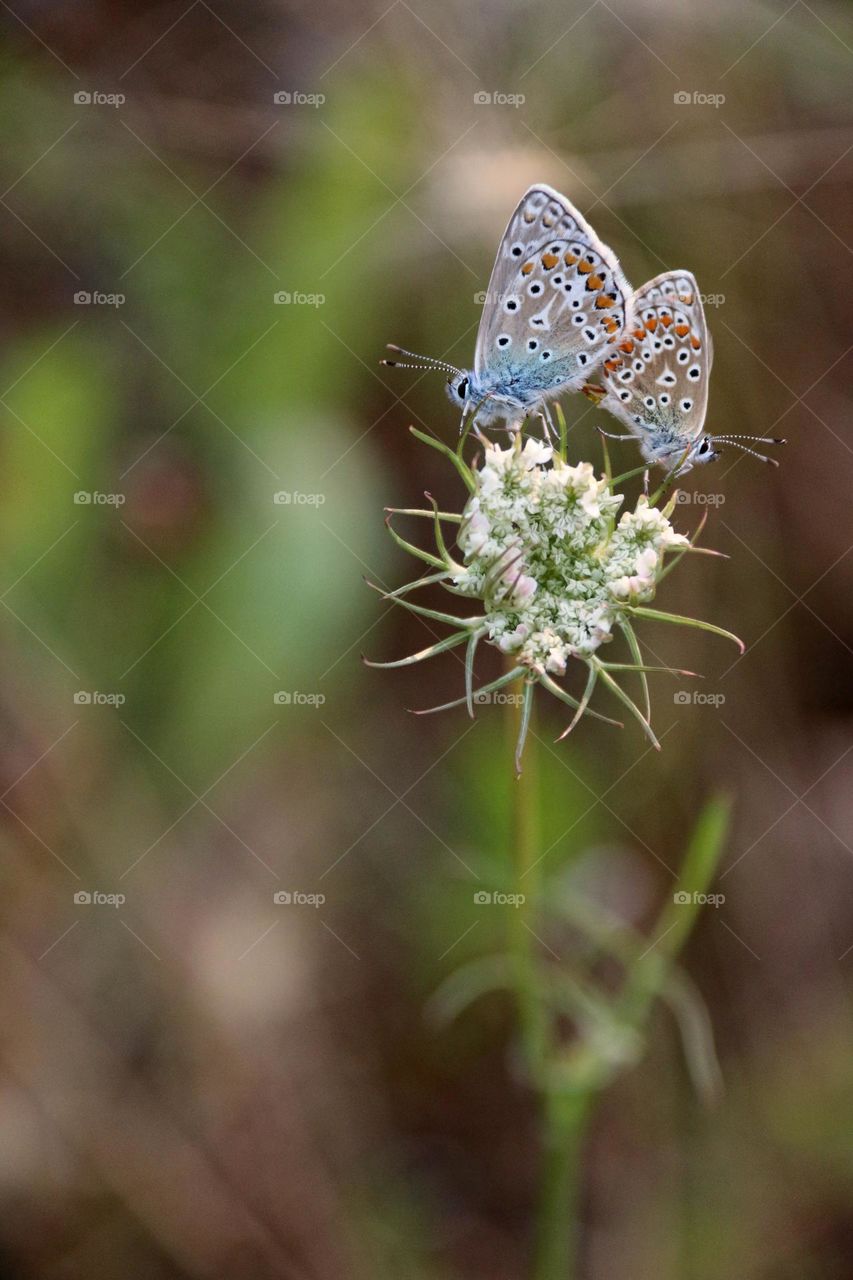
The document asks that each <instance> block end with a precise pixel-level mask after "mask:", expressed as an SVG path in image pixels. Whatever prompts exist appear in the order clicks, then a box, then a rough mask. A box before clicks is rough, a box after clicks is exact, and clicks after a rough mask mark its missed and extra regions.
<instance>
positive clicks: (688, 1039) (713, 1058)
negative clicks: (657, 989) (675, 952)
mask: <svg viewBox="0 0 853 1280" xmlns="http://www.w3.org/2000/svg"><path fill="white" fill-rule="evenodd" d="M663 997H664V999H665V1000H666V1002H667V1004H668V1005H669V1007H670V1008H671V1009H672V1011H673V1013H674V1014H675V1019H676V1022H677V1023H678V1030H679V1032H680V1034H681V1044H682V1047H683V1049H684V1058H685V1061H686V1063H687V1070H688V1072H689V1074H690V1078H691V1080H692V1081H693V1085H694V1088H695V1089H696V1092H697V1093H698V1094H699V1096H700V1097H701V1098H702V1100H703V1101H704V1102H706V1103H712V1102H715V1101H716V1100H717V1099H718V1098H719V1097H720V1095H721V1093H722V1091H723V1075H722V1072H721V1070H720V1063H719V1059H718V1058H717V1051H716V1048H715V1046H714V1031H713V1027H712V1026H711V1019H710V1017H709V1016H708V1008H707V1005H706V1004H705V1001H704V1000H703V999H702V996H701V994H700V993H699V991H697V989H696V987H695V986H694V985H693V983H692V982H691V981H690V979H689V978H688V977H687V975H686V974H684V973H681V972H680V971H679V970H677V969H675V970H673V972H672V973H671V974H670V976H669V980H668V982H667V984H666V986H665V987H664V989H663Z"/></svg>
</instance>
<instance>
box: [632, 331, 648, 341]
mask: <svg viewBox="0 0 853 1280" xmlns="http://www.w3.org/2000/svg"><path fill="white" fill-rule="evenodd" d="M631 332H632V333H633V335H634V337H635V338H638V339H639V338H645V336H646V331H645V329H632V330H631Z"/></svg>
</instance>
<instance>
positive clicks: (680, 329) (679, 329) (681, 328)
mask: <svg viewBox="0 0 853 1280" xmlns="http://www.w3.org/2000/svg"><path fill="white" fill-rule="evenodd" d="M675 332H676V333H677V334H678V336H679V338H683V337H685V336H686V335H687V334H688V333H689V332H690V325H689V324H677V325H676V326H675Z"/></svg>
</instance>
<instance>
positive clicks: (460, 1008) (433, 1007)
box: [424, 952, 516, 1026]
mask: <svg viewBox="0 0 853 1280" xmlns="http://www.w3.org/2000/svg"><path fill="white" fill-rule="evenodd" d="M515 970H516V963H515V958H514V957H513V956H510V955H507V954H506V953H505V952H503V953H501V954H500V955H494V956H480V957H478V958H477V959H476V960H471V961H469V962H468V964H464V965H462V966H461V967H460V968H458V969H456V970H454V972H453V973H451V974H450V975H449V977H447V978H445V980H444V982H442V983H441V985H440V986H439V987H438V988H437V989H436V990H435V991H434V992H433V994H432V996H431V997H430V999H429V1000H428V1001H427V1004H426V1008H425V1010H424V1013H425V1015H426V1017H427V1018H428V1019H429V1021H430V1022H432V1023H434V1024H437V1025H439V1026H446V1025H447V1023H449V1022H453V1020H454V1019H455V1018H458V1017H459V1015H460V1014H461V1013H464V1011H465V1010H466V1009H467V1008H468V1007H469V1006H470V1005H472V1004H473V1003H474V1001H475V1000H479V999H480V997H481V996H484V995H487V994H488V993H489V992H490V991H500V990H511V989H512V988H513V987H514V986H515V982H516V972H515Z"/></svg>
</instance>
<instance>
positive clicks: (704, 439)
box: [583, 271, 785, 475]
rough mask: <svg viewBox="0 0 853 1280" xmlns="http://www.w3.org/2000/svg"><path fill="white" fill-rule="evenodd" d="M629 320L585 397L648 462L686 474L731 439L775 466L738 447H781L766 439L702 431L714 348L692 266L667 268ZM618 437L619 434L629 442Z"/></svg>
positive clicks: (636, 302) (637, 298) (637, 297)
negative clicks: (622, 428) (623, 430)
mask: <svg viewBox="0 0 853 1280" xmlns="http://www.w3.org/2000/svg"><path fill="white" fill-rule="evenodd" d="M631 312H632V314H633V321H632V323H631V326H630V328H629V329H628V330H627V331H626V332H625V333H624V334H623V335H621V336H620V337H619V338H618V340H616V341H614V342H612V343H611V349H610V351H609V352H608V353H607V355H606V357H605V359H604V362H603V375H602V380H603V382H604V390H602V388H600V387H595V386H587V387H584V388H583V390H584V391H585V392H586V394H587V396H588V397H589V398H590V399H591V400H593V401H594V402H595V403H596V404H600V405H601V407H602V408H604V409H608V410H609V411H610V412H611V413H612V414H613V415H614V416H615V417H616V418H619V419H620V420H621V421H622V422H624V423H625V424H626V426H627V427H628V428H629V429H630V431H631V432H632V436H636V437H637V438H638V439H639V441H640V452H641V453H642V455H643V457H644V458H645V460H646V462H649V463H658V464H659V465H660V466H662V467H664V468H666V469H667V470H668V471H671V472H672V473H673V474H674V475H683V474H684V472H686V471H689V470H690V469H691V468H692V467H694V466H696V465H697V463H704V462H713V460H714V459H715V458H717V457H718V456H719V451H718V450H717V448H716V447H715V446H716V445H718V444H719V445H726V444H733V445H737V446H738V448H741V449H743V450H744V451H745V452H746V453H751V454H752V455H753V456H754V457H756V458H760V459H761V460H762V462H769V463H772V465H773V466H778V463H777V462H776V459H775V458H767V457H765V455H764V454H761V453H757V452H756V451H755V450H754V449H750V448H748V447H747V446H746V445H745V444H741V443H740V441H741V440H751V441H755V442H758V443H764V444H784V443H785V442H784V440H777V439H773V438H771V437H768V436H712V435H709V434H708V433H707V432H705V431H704V429H703V428H704V425H705V414H706V412H707V408H708V382H709V378H710V374H711V365H712V363H713V359H714V345H713V342H712V340H711V335H710V333H709V332H708V326H707V324H706V322H705V312H704V310H703V307H702V299H701V296H700V294H699V288H698V286H697V284H696V280H695V278H694V276H693V274H692V273H691V272H690V271H665V272H663V274H662V275H659V276H655V278H654V279H653V280H649V282H648V283H647V284H644V285H643V287H642V288H641V289H638V290H637V292H636V293H635V294H634V297H633V300H632V306H631ZM632 436H619V437H616V438H617V439H631V438H632Z"/></svg>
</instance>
